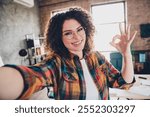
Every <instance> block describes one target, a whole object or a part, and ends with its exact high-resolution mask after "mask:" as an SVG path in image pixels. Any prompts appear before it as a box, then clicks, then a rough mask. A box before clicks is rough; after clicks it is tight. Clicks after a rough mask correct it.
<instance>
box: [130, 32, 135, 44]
mask: <svg viewBox="0 0 150 117" xmlns="http://www.w3.org/2000/svg"><path fill="white" fill-rule="evenodd" d="M136 34H137V31H135V32H134V33H133V35H132V37H131V39H130V40H129V42H130V43H132V42H133V40H134V39H135V36H136Z"/></svg>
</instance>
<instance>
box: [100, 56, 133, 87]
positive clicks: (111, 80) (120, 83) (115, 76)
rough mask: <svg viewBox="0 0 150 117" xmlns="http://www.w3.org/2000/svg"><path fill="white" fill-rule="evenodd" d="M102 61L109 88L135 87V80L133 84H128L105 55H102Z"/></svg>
mask: <svg viewBox="0 0 150 117" xmlns="http://www.w3.org/2000/svg"><path fill="white" fill-rule="evenodd" d="M101 59H102V60H103V61H104V62H103V72H104V73H105V75H106V76H107V81H108V85H109V87H113V88H122V89H129V88H130V87H131V86H132V85H133V83H134V82H135V78H134V79H133V81H132V83H127V82H126V81H125V80H124V78H123V77H122V74H121V72H120V71H118V70H117V69H116V68H115V67H114V66H113V65H112V64H111V63H110V62H108V61H107V59H106V58H105V57H104V56H103V55H101Z"/></svg>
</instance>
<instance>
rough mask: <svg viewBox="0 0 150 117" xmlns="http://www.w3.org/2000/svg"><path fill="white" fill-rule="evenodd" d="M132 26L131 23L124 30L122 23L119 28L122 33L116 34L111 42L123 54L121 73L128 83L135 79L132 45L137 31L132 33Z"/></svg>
mask: <svg viewBox="0 0 150 117" xmlns="http://www.w3.org/2000/svg"><path fill="white" fill-rule="evenodd" d="M130 27H131V25H128V26H127V28H126V29H125V30H123V28H122V26H121V24H120V26H119V28H120V33H121V34H120V35H116V36H114V37H113V40H112V42H111V43H110V44H111V45H112V46H114V47H115V48H116V49H117V50H118V51H119V52H120V53H121V54H122V57H123V62H122V63H123V64H122V71H121V73H122V76H123V78H124V80H125V81H126V82H127V83H131V82H132V81H133V75H134V71H133V63H132V55H131V49H130V46H131V43H132V42H133V40H134V38H135V35H136V33H137V31H135V32H134V33H133V34H131V33H130Z"/></svg>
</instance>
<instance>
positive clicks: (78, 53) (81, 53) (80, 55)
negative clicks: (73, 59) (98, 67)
mask: <svg viewBox="0 0 150 117" xmlns="http://www.w3.org/2000/svg"><path fill="white" fill-rule="evenodd" d="M71 53H73V54H75V55H77V56H78V57H79V59H83V52H82V51H81V52H75V51H71Z"/></svg>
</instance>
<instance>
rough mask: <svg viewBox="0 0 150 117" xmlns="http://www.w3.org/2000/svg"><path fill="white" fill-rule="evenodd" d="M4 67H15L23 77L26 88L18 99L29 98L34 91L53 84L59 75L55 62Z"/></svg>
mask: <svg viewBox="0 0 150 117" xmlns="http://www.w3.org/2000/svg"><path fill="white" fill-rule="evenodd" d="M4 67H12V68H15V69H16V70H18V71H19V72H20V73H21V75H22V77H23V80H24V90H23V92H22V94H21V95H20V96H19V97H18V99H29V98H30V96H32V94H33V93H35V92H37V91H39V90H41V89H43V88H44V87H47V86H48V85H49V86H53V85H54V84H53V83H54V82H53V79H54V78H56V77H58V76H57V75H58V74H59V71H58V70H57V69H56V68H57V66H56V64H54V62H53V63H52V62H49V63H45V64H39V65H35V66H29V67H28V66H17V65H5V66H4ZM56 73H57V74H56Z"/></svg>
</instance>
